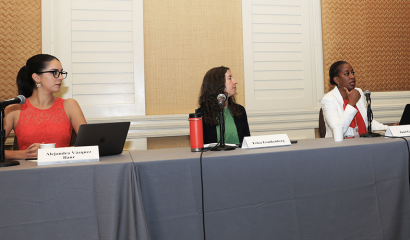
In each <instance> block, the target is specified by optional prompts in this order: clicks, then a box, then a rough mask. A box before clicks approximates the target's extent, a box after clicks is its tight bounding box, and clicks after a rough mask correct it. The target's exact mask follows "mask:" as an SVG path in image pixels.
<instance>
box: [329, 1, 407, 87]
mask: <svg viewBox="0 0 410 240" xmlns="http://www.w3.org/2000/svg"><path fill="white" fill-rule="evenodd" d="M321 3H322V25H323V61H324V73H325V92H328V91H329V90H331V89H333V87H332V86H331V85H330V84H329V73H328V72H329V67H330V65H331V64H332V63H333V62H336V61H339V60H344V61H347V62H349V63H351V64H352V66H353V68H354V70H355V71H356V79H357V87H359V88H361V89H363V90H367V89H368V90H370V91H372V92H373V91H375V92H384V91H409V90H410V81H409V80H408V76H409V74H410V68H409V67H408V64H409V61H410V4H409V1H408V0H394V1H380V0H369V1H362V0H349V1H336V0H322V1H321Z"/></svg>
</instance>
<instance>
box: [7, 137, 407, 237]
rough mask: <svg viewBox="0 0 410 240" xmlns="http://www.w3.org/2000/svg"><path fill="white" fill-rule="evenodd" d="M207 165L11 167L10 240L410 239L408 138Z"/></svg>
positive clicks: (195, 157)
mask: <svg viewBox="0 0 410 240" xmlns="http://www.w3.org/2000/svg"><path fill="white" fill-rule="evenodd" d="M200 155H201V154H200V153H193V152H190V149H189V148H175V149H160V150H146V151H131V152H123V153H122V154H121V155H117V156H110V157H101V158H100V161H99V162H90V163H78V164H68V165H53V166H41V167H40V166H37V164H36V163H35V162H29V161H20V162H21V165H19V166H15V167H8V168H2V169H0V181H1V182H0V184H1V185H0V204H1V205H0V206H1V207H0V211H1V218H0V239H166V240H172V239H178V240H181V239H187V240H188V239H189V240H195V239H204V232H203V229H205V236H206V239H225V240H226V239H300V240H301V239H303V240H307V239H309V240H310V239H312V240H313V239H410V228H409V226H410V201H409V200H410V198H409V174H408V169H409V166H408V162H409V152H408V148H407V144H406V141H404V140H403V139H390V138H367V139H364V138H354V139H347V140H344V141H343V142H334V141H333V139H311V140H299V142H298V143H296V144H292V145H291V146H284V147H273V148H259V149H236V150H233V151H224V152H204V153H203V155H202V165H201V164H200V163H201V162H200ZM201 173H202V183H201ZM202 186H203V189H202ZM202 190H203V195H202ZM202 200H203V205H204V213H205V215H204V219H205V222H204V223H205V224H204V225H203V221H202V219H203V216H202Z"/></svg>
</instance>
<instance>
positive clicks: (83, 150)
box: [37, 146, 100, 166]
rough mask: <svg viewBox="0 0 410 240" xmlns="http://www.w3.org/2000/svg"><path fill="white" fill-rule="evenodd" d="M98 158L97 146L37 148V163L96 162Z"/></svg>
mask: <svg viewBox="0 0 410 240" xmlns="http://www.w3.org/2000/svg"><path fill="white" fill-rule="evenodd" d="M99 160H100V153H99V152H98V146H87V147H65V148H46V149H39V150H38V155H37V165H38V166H44V165H54V164H69V163H81V162H96V161H99Z"/></svg>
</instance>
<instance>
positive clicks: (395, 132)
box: [384, 125, 410, 137]
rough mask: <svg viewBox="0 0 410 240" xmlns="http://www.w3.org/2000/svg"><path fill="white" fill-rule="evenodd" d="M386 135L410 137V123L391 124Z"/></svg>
mask: <svg viewBox="0 0 410 240" xmlns="http://www.w3.org/2000/svg"><path fill="white" fill-rule="evenodd" d="M384 135H385V136H388V137H409V136H410V125H399V126H390V127H388V128H387V130H386V133H385V134H384Z"/></svg>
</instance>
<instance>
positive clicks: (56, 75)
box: [37, 70, 68, 79]
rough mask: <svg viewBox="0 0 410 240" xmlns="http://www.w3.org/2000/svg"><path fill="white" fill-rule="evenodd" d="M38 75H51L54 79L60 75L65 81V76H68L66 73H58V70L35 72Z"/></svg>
mask: <svg viewBox="0 0 410 240" xmlns="http://www.w3.org/2000/svg"><path fill="white" fill-rule="evenodd" d="M39 73H52V74H53V76H54V77H55V78H59V77H60V74H61V75H63V79H65V78H66V77H67V74H68V73H67V72H65V71H61V72H60V71H58V70H54V71H44V72H37V74H39Z"/></svg>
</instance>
